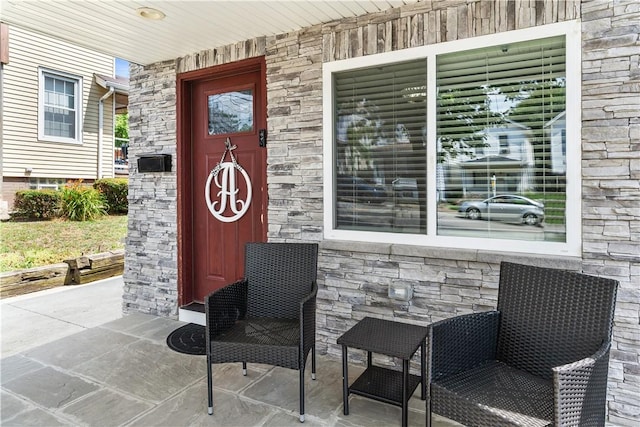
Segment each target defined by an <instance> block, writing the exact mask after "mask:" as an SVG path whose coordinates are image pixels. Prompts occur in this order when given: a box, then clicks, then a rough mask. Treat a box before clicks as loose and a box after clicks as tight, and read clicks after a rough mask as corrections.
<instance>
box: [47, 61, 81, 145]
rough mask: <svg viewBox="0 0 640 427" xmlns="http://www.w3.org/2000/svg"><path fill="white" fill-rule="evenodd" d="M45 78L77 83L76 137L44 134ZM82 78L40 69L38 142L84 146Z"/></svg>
mask: <svg viewBox="0 0 640 427" xmlns="http://www.w3.org/2000/svg"><path fill="white" fill-rule="evenodd" d="M45 76H51V77H54V78H55V77H59V78H63V79H68V80H74V81H75V88H76V91H75V94H74V96H75V101H76V137H75V138H64V137H61V136H51V135H45V133H44V87H45V85H44V78H45ZM82 86H83V81H82V76H78V75H75V74H70V73H65V72H62V71H56V70H52V69H49V68H44V67H38V140H39V141H45V142H63V143H67V144H82V117H83V112H82V105H83V103H84V98H83V94H82Z"/></svg>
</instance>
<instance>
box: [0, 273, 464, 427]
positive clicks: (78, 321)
mask: <svg viewBox="0 0 640 427" xmlns="http://www.w3.org/2000/svg"><path fill="white" fill-rule="evenodd" d="M122 289H123V282H122V278H121V277H117V278H112V279H107V280H103V281H100V282H94V283H90V284H87V285H81V286H74V287H62V288H56V289H49V290H46V291H41V292H37V293H34V294H29V295H23V296H18V297H13V298H7V299H4V300H1V301H0V312H1V319H2V327H1V328H2V329H1V331H2V337H1V355H2V356H1V357H2V359H1V360H0V384H1V391H0V393H1V394H0V412H1V418H0V424H1V425H2V426H13V425H16V426H27V425H37V426H58V425H65V426H194V425H210V426H289V425H290V426H300V423H299V421H298V372H297V371H293V370H289V369H283V368H275V367H271V366H266V365H251V364H250V365H249V372H248V375H247V376H246V377H244V376H242V373H241V366H240V364H224V365H216V366H215V367H214V386H215V389H214V411H215V413H214V415H212V416H209V415H207V410H206V408H207V402H206V399H207V397H206V394H207V393H206V364H205V358H204V356H189V355H184V354H180V353H176V352H174V351H172V350H171V349H169V348H168V347H167V345H166V343H165V339H166V337H167V335H168V334H169V333H170V332H171V331H173V330H174V329H176V328H177V327H179V326H181V325H183V323H181V322H178V321H176V320H172V319H166V318H160V317H156V316H150V315H144V314H131V315H128V316H123V315H122ZM317 372H318V374H317V377H318V379H317V380H316V381H312V380H311V378H310V373H308V374H307V381H306V383H305V384H306V412H307V414H306V418H307V420H306V422H305V423H304V425H307V426H368V427H369V426H393V425H400V408H398V407H395V406H391V405H387V404H384V403H380V402H375V401H371V400H369V399H365V398H361V397H359V396H352V397H351V398H350V415H348V416H345V415H343V413H342V374H341V364H340V362H339V361H338V360H335V359H331V358H329V357H319V358H318V366H317ZM360 372H362V368H361V367H359V366H353V367H352V368H350V372H349V374H350V377H351V381H353V380H354V379H355V377H356V376H357V375H359V373H360ZM418 394H419V392H418ZM410 408H411V412H410V415H409V424H410V425H412V426H424V425H425V404H424V401H421V400H420V399H419V398H418V397H417V395H414V397H412V399H411V401H410ZM435 425H436V426H438V427H445V426H447V427H450V426H453V425H457V424H454V423H451V422H448V421H446V420H444V419H442V418H439V417H438V418H436V423H435Z"/></svg>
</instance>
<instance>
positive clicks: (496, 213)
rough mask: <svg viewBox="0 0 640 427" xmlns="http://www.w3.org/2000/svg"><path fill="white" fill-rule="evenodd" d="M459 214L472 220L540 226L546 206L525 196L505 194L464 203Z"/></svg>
mask: <svg viewBox="0 0 640 427" xmlns="http://www.w3.org/2000/svg"><path fill="white" fill-rule="evenodd" d="M458 213H459V214H460V215H462V216H464V217H466V218H470V219H486V220H489V221H491V220H496V221H516V222H522V223H525V224H528V225H540V224H541V223H542V221H543V220H544V205H543V204H542V203H540V202H536V201H535V200H531V199H528V198H526V197H523V196H517V195H510V194H504V195H499V196H494V197H490V198H488V199H486V200H468V201H465V202H462V204H461V205H460V207H459V208H458Z"/></svg>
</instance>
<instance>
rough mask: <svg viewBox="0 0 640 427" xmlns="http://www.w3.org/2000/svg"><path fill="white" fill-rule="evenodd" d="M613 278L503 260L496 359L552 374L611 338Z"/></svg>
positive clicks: (613, 301) (542, 375)
mask: <svg viewBox="0 0 640 427" xmlns="http://www.w3.org/2000/svg"><path fill="white" fill-rule="evenodd" d="M616 289H617V282H616V281H615V280H612V279H606V278H600V277H594V276H588V275H584V274H580V273H574V272H570V271H563V270H557V269H549V268H542V267H533V266H527V265H520V264H512V263H508V262H503V263H502V264H501V267H500V289H499V294H498V311H500V317H501V318H500V329H499V334H498V347H497V356H496V357H497V359H498V360H500V361H502V362H504V363H506V364H508V365H510V366H512V367H515V368H518V369H522V370H525V371H528V372H530V373H532V374H534V375H538V376H540V377H543V378H547V379H550V378H551V377H552V371H551V368H552V367H554V366H560V365H563V364H566V363H570V362H573V361H576V360H580V359H582V358H584V357H587V356H589V355H591V354H593V353H594V352H596V351H597V350H598V349H599V348H600V346H601V345H602V343H603V342H608V341H610V340H611V332H612V326H613V311H614V305H615V299H616Z"/></svg>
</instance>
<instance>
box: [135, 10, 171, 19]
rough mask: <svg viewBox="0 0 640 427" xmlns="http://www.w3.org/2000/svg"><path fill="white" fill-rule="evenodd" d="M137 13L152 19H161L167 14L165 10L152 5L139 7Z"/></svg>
mask: <svg viewBox="0 0 640 427" xmlns="http://www.w3.org/2000/svg"><path fill="white" fill-rule="evenodd" d="M136 13H137V14H138V16H140V17H142V18H145V19H150V20H152V21H160V20H161V19H164V17H165V16H166V15H165V14H164V13H163V12H161V11H159V10H158V9H154V8H152V7H139V8H137V9H136Z"/></svg>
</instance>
